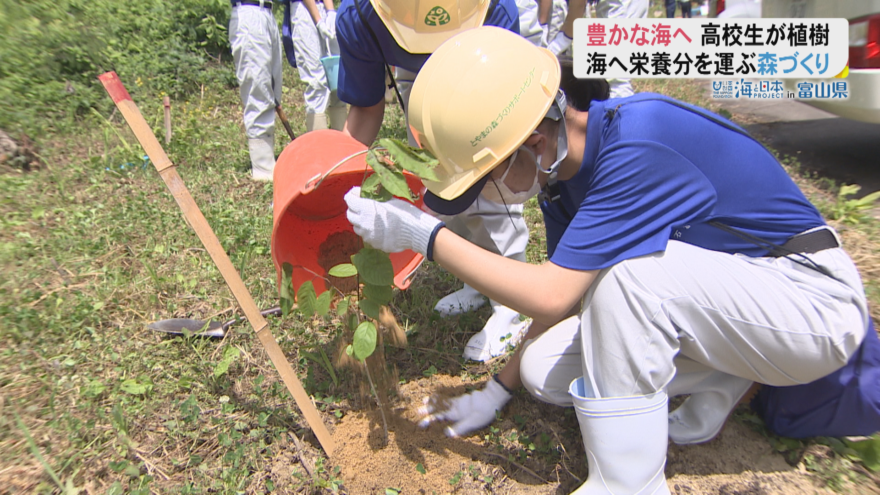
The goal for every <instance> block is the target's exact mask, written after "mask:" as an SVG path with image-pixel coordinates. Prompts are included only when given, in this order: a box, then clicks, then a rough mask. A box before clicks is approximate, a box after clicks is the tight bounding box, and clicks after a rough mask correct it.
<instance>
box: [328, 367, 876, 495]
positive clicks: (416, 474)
mask: <svg viewBox="0 0 880 495" xmlns="http://www.w3.org/2000/svg"><path fill="white" fill-rule="evenodd" d="M481 386H482V382H474V381H469V380H467V379H462V378H460V377H454V376H447V375H439V374H438V375H434V376H433V377H430V378H423V379H419V380H413V381H410V382H409V383H406V384H402V385H401V386H400V389H399V392H398V394H399V395H398V396H397V397H396V398H394V399H392V401H391V404H390V406H389V409H388V410H387V412H386V416H387V418H388V422H389V442H388V444H387V445H383V442H382V426H381V420H380V418H379V414H378V411H376V410H373V411H365V412H350V413H349V414H347V415H346V416H345V417H344V418H343V419H342V420H341V421H340V422H339V423H337V424H336V426H335V429H334V433H333V436H334V438H335V440H336V442H337V453H336V455H335V456H334V458H333V459H332V463H333V464H335V465H338V466H340V467H341V472H340V477H341V478H342V479H343V480H345V490H346V491H347V493H352V494H367V493H385V489H386V488H395V489H399V490H400V493H404V494H407V493H419V494H429V493H512V494H517V493H530V494H531V493H537V494H543V493H547V494H549V493H553V494H562V493H570V492H571V491H572V490H574V489H575V488H577V487H578V486H579V484H580V482H581V480H584V479H586V477H587V468H586V462H585V458H584V452H583V445H582V443H581V439H580V431H579V429H578V425H577V420H576V418H575V416H574V414H573V411H572V410H571V409H564V408H560V407H556V406H551V405H548V404H542V403H539V402H538V401H536V400H534V399H532V398H531V397H530V396H528V395H527V394H524V393H520V394H517V395H516V396H515V397H514V398H513V400H511V402H510V403H509V404H508V406H507V408H506V409H505V411H504V413H503V414H502V417H501V420H499V421H496V422H495V423H493V425H492V427H491V428H486V429H483V430H481V431H479V432H478V433H477V434H474V435H471V436H469V437H466V438H457V439H452V438H447V437H446V436H445V435H444V433H443V425H432V426H431V427H429V428H427V429H420V428H419V427H418V426H417V422H418V419H419V415H418V413H417V409H418V407H419V406H420V405H421V404H422V402H423V399H424V398H425V397H428V396H431V395H432V394H440V396H444V397H449V396H454V395H458V394H461V393H464V392H466V391H468V390H471V389H474V388H479V387H481ZM524 436H527V437H528V438H529V439H528V440H520V438H522V437H524ZM422 468H424V469H423V471H424V473H423V472H421V471H422ZM666 476H667V480H668V481H667V483H668V486H669V490H670V491H671V492H672V493H676V494H679V493H682V494H684V493H720V494H803V493H818V494H826V493H827V494H831V493H834V492H833V491H831V490H829V489H828V488H826V487H823V486H822V484H821V481H820V480H819V479H818V477H817V476H815V475H814V474H812V473H809V472H807V471H806V470H804V469H803V468H802V467H800V468H799V467H796V466H791V465H789V464H788V463H787V462H786V461H785V459H784V457H783V456H782V455H781V454H779V453H777V452H775V451H774V450H773V449H772V447H771V446H770V444H769V443H768V441H767V438H766V437H764V436H762V435H761V434H760V433H758V432H756V431H754V430H753V429H752V428H751V427H750V426H748V425H746V424H744V423H743V422H740V421H737V420H731V421H729V422H728V424H727V426H726V427H725V428H724V430H723V431H722V432H721V434H720V435H719V437H718V438H716V439H715V440H713V441H711V442H708V443H706V444H703V445H695V446H687V447H681V446H677V445H674V444H672V443H670V444H669V452H668V459H667V464H666ZM857 490H858V492H859V493H878V492H877V491H875V490H873V489H872V487H859V488H857Z"/></svg>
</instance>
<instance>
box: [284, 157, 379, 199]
mask: <svg viewBox="0 0 880 495" xmlns="http://www.w3.org/2000/svg"><path fill="white" fill-rule="evenodd" d="M369 151H370V150H369V149H365V150H363V151H358V152H357V153H353V154H351V155H348V156H347V157H345V158H343V159H342V160H340V161H339V162H338V163H337V164H336V165H333V166H332V167H330V170H328V171H326V172H324V173H323V174H315V176H314V177H312V178H311V179H309V180H308V181H306V183H305V184H304V185H303V186H302V189H301V190H300V192H301V193H302V194H309V193H310V192H312V191H314V190H315V189H317V188H318V186H320V185H321V183H322V182H324V179H326V178H327V176H328V175H330V174H331V173H333V171H334V170H336V169H337V168H339V167H341V166H342V164H343V163H345V162H347V161H349V160H351V159H352V158H354V157H356V156H358V155H364V154H366V153H368V152H369Z"/></svg>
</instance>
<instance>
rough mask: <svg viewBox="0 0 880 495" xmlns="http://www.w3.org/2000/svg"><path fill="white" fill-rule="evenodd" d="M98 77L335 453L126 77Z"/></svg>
mask: <svg viewBox="0 0 880 495" xmlns="http://www.w3.org/2000/svg"><path fill="white" fill-rule="evenodd" d="M98 79H99V80H100V81H101V83H102V84H103V85H104V89H106V90H107V93H108V94H109V95H110V97H111V98H112V99H113V102H114V103H116V107H117V108H118V109H119V111H120V113H121V114H122V116H123V117H124V118H125V121H126V122H127V123H128V125H129V127H131V130H132V131H133V132H134V135H135V136H136V137H137V139H138V141H139V142H140V143H141V146H143V148H144V150H145V151H146V152H147V155H149V157H150V161H151V162H152V163H153V165H154V166H155V167H156V170H157V171H158V172H159V175H160V176H161V177H162V180H164V181H165V184H166V185H167V186H168V189H169V190H170V191H171V194H172V195H173V196H174V199H175V200H176V201H177V204H178V206H180V209H181V211H182V212H183V214H184V216H185V217H186V219H187V221H189V224H190V225H191V226H192V229H193V230H194V231H195V233H196V235H198V237H199V239H200V240H201V241H202V244H203V245H204V246H205V249H206V250H207V251H208V254H210V255H211V259H212V260H213V261H214V264H215V265H216V266H217V269H218V270H219V271H220V274H221V275H223V279H224V280H225V281H226V285H228V286H229V289H230V290H231V291H232V295H233V296H235V300H236V301H237V302H238V304H239V306H241V309H242V311H243V312H244V314H245V316H246V317H247V320H248V322H250V324H251V326H252V327H253V329H254V331H255V332H256V333H257V337H258V338H259V339H260V342H261V343H262V344H263V348H264V349H265V350H266V354H268V355H269V359H271V360H272V364H274V365H275V369H277V370H278V374H279V375H281V379H282V381H284V385H286V386H287V390H289V391H290V394H291V395H293V399H294V401H295V402H296V405H297V406H298V407H299V409H300V411H301V412H302V414H303V416H304V417H305V419H306V422H307V423H308V425H309V426H310V427H311V428H312V431H313V432H314V433H315V436H316V437H317V438H318V442H320V443H321V447H323V448H324V451H325V452H326V453H327V455H328V456H332V455H333V451H334V450H335V444H334V442H333V438H332V437H331V436H330V432H329V431H328V430H327V426H326V425H325V424H324V422H323V421H322V420H321V416H320V414H318V410H317V408H316V407H315V405H314V404H313V403H312V401H311V399H310V398H309V395H308V394H307V393H306V391H305V389H303V387H302V384H301V383H300V381H299V378H297V376H296V373H294V371H293V368H291V366H290V363H289V362H288V361H287V358H286V357H285V356H284V352H282V351H281V347H280V346H279V345H278V342H277V341H276V340H275V337H274V336H273V335H272V332H271V330H270V329H269V323H268V322H266V319H265V318H263V315H262V314H260V310H259V309H258V308H257V305H256V304H255V303H254V300H253V298H252V297H251V294H250V292H248V290H247V287H245V285H244V282H243V281H242V280H241V276H240V275H239V274H238V271H237V270H236V269H235V266H233V265H232V261H231V260H230V259H229V256H228V255H227V254H226V251H225V250H224V249H223V246H222V245H221V244H220V241H219V240H218V239H217V236H216V235H215V234H214V231H213V230H211V226H210V225H208V221H207V220H206V219H205V216H204V215H202V212H201V210H199V207H198V205H196V202H195V200H193V198H192V195H190V193H189V190H188V189H187V188H186V186H185V185H184V183H183V180H181V178H180V175H178V174H177V168H176V167H175V165H174V164H173V163H171V160H170V159H169V158H168V155H166V154H165V150H164V149H162V145H161V144H159V140H157V139H156V136H155V135H154V134H153V130H152V129H151V128H150V125H149V124H147V121H146V120H144V117H143V115H141V112H140V110H139V109H138V107H137V105H135V103H134V101H132V99H131V96H130V95H129V94H128V91H127V90H126V89H125V86H123V84H122V81H120V80H119V76H117V75H116V73H115V72H107V73H104V74H102V75H100V76H98Z"/></svg>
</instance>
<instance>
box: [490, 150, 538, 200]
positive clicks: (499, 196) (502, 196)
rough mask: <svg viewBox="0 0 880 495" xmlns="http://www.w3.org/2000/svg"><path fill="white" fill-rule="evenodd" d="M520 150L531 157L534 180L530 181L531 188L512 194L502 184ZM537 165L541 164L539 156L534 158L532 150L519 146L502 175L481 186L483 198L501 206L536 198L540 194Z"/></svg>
mask: <svg viewBox="0 0 880 495" xmlns="http://www.w3.org/2000/svg"><path fill="white" fill-rule="evenodd" d="M520 150H525V151H526V152H528V153H529V154H530V155H532V158H533V159H534V160H535V178H534V179H533V181H532V185H531V187H529V189H528V190H527V191H521V192H513V191H511V190H510V188H509V187H508V186H507V184H505V183H504V180H505V179H507V174H509V173H510V169H511V168H512V167H513V164H514V161H515V160H516V156H517V154H518V153H519V152H520ZM539 163H541V156H540V155H538V156H535V154H534V153H532V150H530V149H529V148H527V147H525V146H520V147H519V148H518V149H517V150H516V151H514V152H513V154H512V155H510V162H509V164H508V166H507V170H505V171H504V175H502V176H501V178H500V179H498V180H490V181H488V182H486V185H485V186H483V196H485V197H486V199H488V200H489V201H492V202H495V203H498V204H502V205H504V204H507V205H511V204H522V203H525V202H526V201H528V200H529V199H531V198H532V196H536V195H537V194H538V193H539V192H541V184H540V183H539V182H538V171H539V170H540V167H539V166H538V164H539Z"/></svg>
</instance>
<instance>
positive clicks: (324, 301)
mask: <svg viewBox="0 0 880 495" xmlns="http://www.w3.org/2000/svg"><path fill="white" fill-rule="evenodd" d="M332 301H333V293H332V292H330V291H329V290H325V291H324V292H322V293H321V295H320V296H318V300H317V302H316V305H315V311H317V312H318V316H327V313H329V312H330V303H331V302H332Z"/></svg>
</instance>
